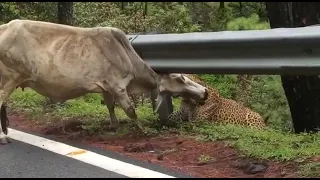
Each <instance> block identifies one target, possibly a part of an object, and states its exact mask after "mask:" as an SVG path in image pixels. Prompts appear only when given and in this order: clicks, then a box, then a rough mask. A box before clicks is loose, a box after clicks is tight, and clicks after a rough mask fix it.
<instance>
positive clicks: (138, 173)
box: [8, 128, 175, 178]
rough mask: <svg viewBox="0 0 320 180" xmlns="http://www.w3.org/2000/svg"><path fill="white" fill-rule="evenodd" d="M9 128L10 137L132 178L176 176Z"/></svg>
mask: <svg viewBox="0 0 320 180" xmlns="http://www.w3.org/2000/svg"><path fill="white" fill-rule="evenodd" d="M8 129H9V133H8V137H9V138H12V139H15V140H18V141H21V142H24V143H27V144H31V145H33V146H37V147H39V148H42V149H46V150H48V151H51V152H54V153H57V154H60V155H63V156H67V157H70V158H73V159H77V160H79V161H82V162H85V163H88V164H91V165H94V166H97V167H100V168H103V169H105V170H108V171H112V172H116V173H118V174H121V175H124V176H127V177H130V178H175V177H173V176H169V175H167V174H163V173H159V172H156V171H152V170H150V169H146V168H143V167H140V166H135V165H133V164H129V163H125V162H122V161H119V160H116V159H112V158H109V157H106V156H103V155H100V154H97V153H94V152H91V151H88V150H83V149H79V148H77V147H73V146H70V145H67V144H63V143H60V142H57V141H52V140H50V139H46V138H42V137H39V136H35V135H32V134H28V133H24V132H21V131H18V130H15V129H11V128H8Z"/></svg>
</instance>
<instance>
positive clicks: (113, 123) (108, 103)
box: [103, 92, 119, 129]
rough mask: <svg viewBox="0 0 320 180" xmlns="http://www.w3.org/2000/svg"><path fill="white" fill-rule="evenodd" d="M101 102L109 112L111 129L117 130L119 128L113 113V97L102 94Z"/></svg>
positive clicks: (106, 93)
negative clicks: (102, 101)
mask: <svg viewBox="0 0 320 180" xmlns="http://www.w3.org/2000/svg"><path fill="white" fill-rule="evenodd" d="M103 100H104V104H105V105H106V106H107V108H108V110H109V115H110V122H111V128H112V129H117V128H118V126H119V122H118V119H117V117H116V114H115V112H114V107H115V102H114V99H113V96H112V95H111V94H110V93H109V92H104V93H103Z"/></svg>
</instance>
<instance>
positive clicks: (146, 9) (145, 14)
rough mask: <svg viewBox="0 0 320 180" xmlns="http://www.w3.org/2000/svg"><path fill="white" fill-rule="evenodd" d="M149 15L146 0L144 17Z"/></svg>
mask: <svg viewBox="0 0 320 180" xmlns="http://www.w3.org/2000/svg"><path fill="white" fill-rule="evenodd" d="M147 15H148V2H144V10H143V17H144V18H145V17H146V16H147Z"/></svg>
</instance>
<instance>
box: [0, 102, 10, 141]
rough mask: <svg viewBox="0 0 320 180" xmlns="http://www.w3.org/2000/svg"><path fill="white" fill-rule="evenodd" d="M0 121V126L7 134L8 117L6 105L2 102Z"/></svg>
mask: <svg viewBox="0 0 320 180" xmlns="http://www.w3.org/2000/svg"><path fill="white" fill-rule="evenodd" d="M0 121H1V127H2V131H3V133H4V134H6V135H7V134H8V126H9V119H8V116H7V107H6V105H5V104H2V106H1V110H0Z"/></svg>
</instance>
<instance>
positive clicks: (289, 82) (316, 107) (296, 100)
mask: <svg viewBox="0 0 320 180" xmlns="http://www.w3.org/2000/svg"><path fill="white" fill-rule="evenodd" d="M266 8H267V11H268V18H269V21H270V26H271V28H286V27H287V28H290V27H303V26H310V25H314V24H318V23H319V21H318V19H317V17H319V15H320V4H319V3H316V2H266ZM281 81H282V86H283V88H284V91H285V95H286V96H287V100H288V104H289V107H290V111H291V117H292V122H293V126H294V130H295V132H296V133H300V132H304V131H306V132H313V131H318V130H319V128H320V76H306V75H299V76H284V75H282V76H281Z"/></svg>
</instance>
